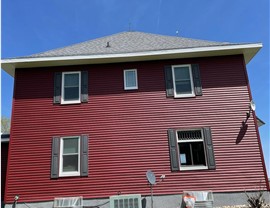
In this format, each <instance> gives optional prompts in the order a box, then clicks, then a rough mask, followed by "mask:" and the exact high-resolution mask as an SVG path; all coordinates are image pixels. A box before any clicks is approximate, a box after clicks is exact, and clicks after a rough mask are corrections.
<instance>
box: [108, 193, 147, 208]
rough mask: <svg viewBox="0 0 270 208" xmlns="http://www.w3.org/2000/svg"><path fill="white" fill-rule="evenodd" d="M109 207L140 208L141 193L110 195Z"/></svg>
mask: <svg viewBox="0 0 270 208" xmlns="http://www.w3.org/2000/svg"><path fill="white" fill-rule="evenodd" d="M110 208H142V197H141V194H132V195H116V196H110Z"/></svg>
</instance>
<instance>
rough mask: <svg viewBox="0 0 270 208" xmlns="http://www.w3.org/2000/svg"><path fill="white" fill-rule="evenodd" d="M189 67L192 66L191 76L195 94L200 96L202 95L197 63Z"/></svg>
mask: <svg viewBox="0 0 270 208" xmlns="http://www.w3.org/2000/svg"><path fill="white" fill-rule="evenodd" d="M191 68H192V77H193V84H194V91H195V95H199V96H200V95H202V83H201V76H200V68H199V64H192V65H191Z"/></svg>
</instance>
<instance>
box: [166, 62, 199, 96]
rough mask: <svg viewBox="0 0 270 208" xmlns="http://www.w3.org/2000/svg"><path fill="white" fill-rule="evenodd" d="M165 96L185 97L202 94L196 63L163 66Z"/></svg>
mask: <svg viewBox="0 0 270 208" xmlns="http://www.w3.org/2000/svg"><path fill="white" fill-rule="evenodd" d="M165 83H166V95H167V97H174V98H186V97H195V96H201V95H202V84H201V77H200V70H199V65H198V64H186V65H172V66H165Z"/></svg>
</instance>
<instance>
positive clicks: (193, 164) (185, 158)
mask: <svg viewBox="0 0 270 208" xmlns="http://www.w3.org/2000/svg"><path fill="white" fill-rule="evenodd" d="M176 134H177V135H176V137H177V143H178V150H179V161H180V170H199V169H208V166H207V155H206V150H205V144H204V138H203V132H202V130H201V129H193V130H177V131H176Z"/></svg>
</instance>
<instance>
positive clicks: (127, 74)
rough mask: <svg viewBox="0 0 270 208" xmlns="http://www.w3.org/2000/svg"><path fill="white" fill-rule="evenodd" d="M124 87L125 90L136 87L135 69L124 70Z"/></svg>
mask: <svg viewBox="0 0 270 208" xmlns="http://www.w3.org/2000/svg"><path fill="white" fill-rule="evenodd" d="M124 89H125V90H136V89H138V78H137V69H126V70H124Z"/></svg>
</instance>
